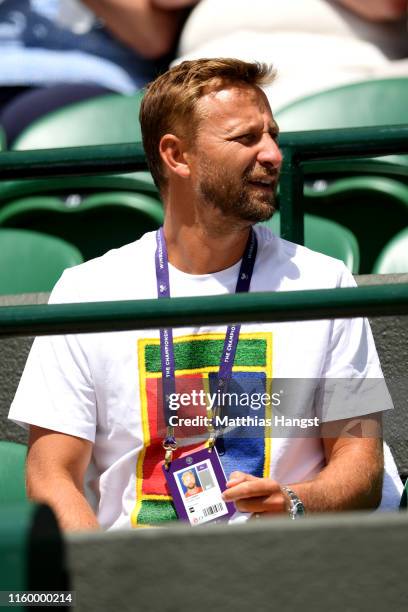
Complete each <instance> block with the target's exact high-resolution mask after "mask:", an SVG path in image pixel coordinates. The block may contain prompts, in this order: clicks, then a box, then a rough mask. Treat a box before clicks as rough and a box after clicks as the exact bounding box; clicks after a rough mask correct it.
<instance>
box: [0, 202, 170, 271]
mask: <svg viewBox="0 0 408 612" xmlns="http://www.w3.org/2000/svg"><path fill="white" fill-rule="evenodd" d="M162 222H163V208H162V205H161V203H160V202H158V201H157V200H156V199H155V198H152V197H150V196H147V195H145V194H140V193H135V192H121V191H118V192H116V191H111V192H105V193H96V194H91V195H88V196H86V197H84V198H83V199H79V200H78V201H75V200H73V199H68V200H67V202H65V203H64V202H62V201H61V199H60V198H58V197H56V196H33V197H28V198H22V199H20V200H16V201H13V202H11V203H9V204H7V205H5V206H3V208H2V209H0V228H1V227H3V228H4V227H8V228H11V227H12V228H21V229H28V230H33V231H38V232H42V233H45V234H50V235H53V236H57V237H59V238H62V239H63V240H66V241H68V242H70V243H72V244H73V245H75V246H76V247H77V248H78V249H79V251H80V252H81V253H82V255H83V257H84V259H85V260H88V259H92V258H93V257H98V256H100V255H103V254H104V253H105V252H106V251H108V250H110V249H113V248H117V247H120V246H122V245H124V244H127V243H129V242H133V241H134V240H136V239H137V238H139V237H140V236H142V235H143V234H144V233H146V232H148V231H153V230H155V229H157V228H158V227H159V226H160V225H161V224H162Z"/></svg>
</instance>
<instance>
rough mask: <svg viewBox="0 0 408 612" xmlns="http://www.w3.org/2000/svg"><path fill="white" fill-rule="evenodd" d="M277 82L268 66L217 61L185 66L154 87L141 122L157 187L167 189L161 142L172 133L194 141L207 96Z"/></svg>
mask: <svg viewBox="0 0 408 612" xmlns="http://www.w3.org/2000/svg"><path fill="white" fill-rule="evenodd" d="M274 78H275V71H274V70H273V68H272V67H271V66H269V65H268V64H264V63H259V62H243V61H241V60H238V59H234V58H215V59H198V60H192V61H185V62H182V63H181V64H179V65H178V66H175V67H174V68H171V69H170V70H168V71H167V72H165V73H164V74H162V75H161V76H159V77H158V78H157V79H156V80H154V81H153V82H152V83H150V84H149V85H148V87H147V89H146V93H145V96H144V98H143V101H142V104H141V108H140V115H139V119H140V125H141V128H142V135H143V146H144V150H145V154H146V159H147V163H148V166H149V170H150V172H151V174H152V176H153V179H154V182H155V183H156V185H157V187H158V188H159V189H160V190H161V189H163V187H165V185H166V176H165V174H164V171H163V164H162V160H161V157H160V153H159V144H160V140H161V138H162V137H163V136H164V134H168V133H170V134H174V135H176V136H178V137H179V138H187V139H192V138H194V136H195V135H196V131H197V125H198V121H199V117H198V113H197V112H196V107H197V102H198V100H199V99H200V98H201V97H202V96H203V95H205V94H207V93H210V92H212V91H218V90H219V89H221V88H222V87H224V86H225V85H228V84H231V85H234V84H241V83H243V84H247V85H250V86H253V87H262V86H265V85H269V84H270V83H271V82H272V81H273V79H274Z"/></svg>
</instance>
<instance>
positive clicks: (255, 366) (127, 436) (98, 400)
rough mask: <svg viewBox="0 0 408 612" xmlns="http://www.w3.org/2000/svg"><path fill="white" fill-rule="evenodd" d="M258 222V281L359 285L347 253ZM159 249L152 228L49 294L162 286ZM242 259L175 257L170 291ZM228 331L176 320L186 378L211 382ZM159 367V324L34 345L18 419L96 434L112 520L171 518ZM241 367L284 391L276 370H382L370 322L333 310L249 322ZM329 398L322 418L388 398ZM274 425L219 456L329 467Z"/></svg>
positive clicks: (271, 287)
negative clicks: (332, 314) (198, 267)
mask: <svg viewBox="0 0 408 612" xmlns="http://www.w3.org/2000/svg"><path fill="white" fill-rule="evenodd" d="M256 233H257V237H258V255H257V258H256V262H255V268H254V273H253V277H252V281H251V291H291V290H299V289H317V288H334V287H346V286H353V285H354V284H355V283H354V280H353V278H352V276H351V274H350V273H349V272H348V270H347V269H346V268H345V266H344V265H343V263H342V262H340V261H337V260H335V259H332V258H330V257H326V256H324V255H321V254H318V253H315V252H313V251H310V250H309V249H306V248H304V247H301V246H298V245H295V244H293V243H290V242H287V241H285V240H282V239H280V238H278V237H276V236H274V235H272V234H271V233H270V231H269V230H268V229H267V228H265V227H261V226H257V227H256ZM155 249H156V241H155V233H154V232H152V233H148V234H145V235H144V236H143V237H142V238H141V239H140V240H138V241H137V242H134V243H132V244H129V245H127V246H124V247H122V248H120V249H117V250H114V251H110V252H109V253H107V254H106V255H104V256H103V257H100V258H97V259H94V260H92V261H88V262H86V263H84V264H82V265H80V266H77V267H75V268H70V269H69V270H67V271H65V272H64V274H63V276H62V277H61V279H60V281H59V282H58V283H57V285H56V287H55V289H54V291H53V293H52V296H51V299H50V302H51V303H64V302H65V303H70V302H88V301H89V302H94V301H106V300H130V299H132V300H133V299H144V298H155V297H157V287H156V275H155V262H154V255H155ZM239 265H240V264H239V263H237V264H235V265H234V266H232V267H230V268H228V269H226V270H223V271H221V272H218V273H216V274H203V275H198V276H197V275H190V274H185V273H183V272H181V271H179V270H177V269H175V268H174V267H173V266H171V265H170V266H169V272H170V287H171V295H172V297H181V296H201V295H214V296H216V295H220V294H225V293H233V292H234V291H235V285H236V280H237V274H238V270H239ZM214 307H215V308H216V299H215V300H214ZM225 331H226V327H225V326H220V327H213V326H211V327H210V326H203V327H199V328H197V327H196V328H191V327H185V328H183V329H174V330H173V334H174V347H175V362H176V378H177V380H178V381H181V380H182V379H183V383H182V384H189V383H188V381H189V380H194V384H196V383H197V381H199V383H200V384H202V386H203V387H206V385H208V384H209V383H208V381H209V380H211V377H214V375H215V374H216V373H217V372H218V367H219V361H220V354H221V350H222V345H223V341H224V337H225ZM160 372H161V365H160V344H159V332H158V330H147V331H146V330H143V331H126V332H111V333H99V334H94V333H92V334H81V335H75V334H73V335H68V336H53V337H42V338H37V339H36V340H35V342H34V345H33V348H32V350H31V353H30V355H29V358H28V361H27V364H26V368H25V370H24V373H23V376H22V379H21V382H20V385H19V388H18V390H17V394H16V397H15V399H14V402H13V404H12V407H11V410H10V418H11V419H13V420H15V421H17V422H19V423H22V424H27V423H30V424H33V425H37V426H40V427H45V428H47V429H51V430H55V431H59V432H63V433H66V434H71V435H74V436H78V437H80V438H85V439H87V440H90V441H91V442H93V443H94V447H93V465H92V470H91V471H92V472H93V481H92V483H91V487H92V489H93V491H94V493H95V496H96V511H97V515H98V519H99V521H100V523H101V525H102V526H103V527H104V528H119V527H130V526H134V527H136V526H138V525H145V524H150V523H152V522H156V521H160V520H169V519H171V518H175V515H174V510H173V506H172V504H171V499H170V497H169V494H168V490H167V487H166V484H165V479H164V476H163V474H162V470H161V464H162V461H163V458H164V457H163V449H162V446H161V444H162V439H163V431H162V430H160V431H159V429H160V425H159V424H158V423H161V411H160V410H158V407H157V395H158V394H160ZM240 376H241V377H242V379H243V380H245V381H248V380H249V379H251V377H253V380H255V383H254V384H255V385H257V384H259V381H264V383H261V384H265V385H266V387H264V388H270V385H271V388H272V390H273V391H274V392H278V393H279V391H280V390H281V389H280V388H279V389H278V388H277V387H276V386H275V384H274V381H278V380H279V381H281V380H284V379H300V378H301V379H302V380H303V379H308V380H309V381H310V380H311V379H312V380H318V379H322V378H324V379H326V378H329V379H336V378H337V379H347V380H352V379H360V380H361V379H364V380H366V379H372V380H378V379H381V378H382V373H381V368H380V365H379V362H378V358H377V354H376V351H375V347H374V343H373V339H372V335H371V331H370V329H369V325H368V323H367V321H366V320H363V319H344V320H342V319H336V320H334V321H333V320H324V321H303V322H294V323H279V324H274V323H255V324H250V325H249V324H245V325H242V327H241V332H240V336H239V343H238V348H237V353H236V357H235V362H234V377H236V378H237V379H238V378H239V377H240ZM265 381H266V382H265ZM268 381H269V382H268ZM270 381H271V382H270ZM245 384H246V383H245ZM279 384H280V383H277V382H276V385H279ZM268 385H269V387H268ZM329 395H330V394H329ZM300 396H301V399H300V400H299V398H297V400H296V401H298V403H299V406H298V407H297V408H298V413H297V414H301V413H302V411H303V410H304V409H305V410H308V408H307V406H306V404H307V398H306V396H307V393H306V394H304V396H303V395H302V394H300ZM309 399H310V398H309ZM326 400H327V398H326ZM302 402H303V403H304V404H305V406H303V404H302ZM328 404H329V409H327V410H326V408H327V406H325V407H324V408H321V410H320V412H319V416H320V417H321V418H322V419H324V418H327V419H328V420H331V419H333V418H341V417H344V416H350V415H351V414H366V413H370V412H376V411H380V410H384V409H388V408H389V407H390V403H389V397H388V395H387V394H384V396H383V399H382V400H381V402H377V403H376V404H375V405H373V404H372V403H371V402H368V403H367V402H363V404H364V405H362V406H358V405H357V406H356V405H355V404H354V405H353V404H352V403H351V404H350V405H352V411H351V413H349V412H347V410H346V414H340V413H339V414H334V415H333V412H331V413H330V410H333V403H332V404H331V405H330V401H329V402H328ZM339 405H340V404H339V403H337V404H336V406H339ZM267 410H269V408H268V407H264V408H262V409H261V410H260V411H257V416H258V417H262V416H263V417H265V416H267V414H266V411H267ZM325 415H326V417H325ZM264 431H265V430H262V432H264ZM268 431H269V430H268ZM276 431H277V430H276V429H275V430H274V428H273V427H272V435H271V436H270V435H269V434H268V435H265V436H263V435H262V436H259V435H258V433H259V430H257V432H258V433H257V436H256V437H241V438H233V439H231V441H230V440H228V441H227V442H228V445H227V452H226V454H225V455H224V456H223V457H222V463H223V466H224V470H225V471H226V473H227V475H228V474H229V473H230V472H231V471H232V470H234V469H240V470H243V471H246V472H250V473H252V474H254V475H257V476H260V477H261V476H270V477H272V478H275V479H276V480H277V481H278V482H281V483H288V484H289V483H292V484H293V483H296V482H299V481H304V480H307V479H310V478H312V477H313V476H314V475H315V474H317V473H318V472H319V471H320V470H321V468H322V467H323V465H324V456H323V452H322V447H321V442H320V440H319V438H318V437H317V436H316V435H314V436H307V435H305V436H301V437H299V436H297V437H296V438H293V437H292V438H290V437H289V438H288V437H275V433H276ZM190 443H191V440H190V439H187V438H186V439H181V440H180V446H181V451H180V452H187V451H188V450H190V449H191V445H190ZM201 443H202V441H201ZM390 465H391V468H390V469H391V471H392V470H394V472H393V477H394V481H395V482H394V483H393V482H392V478H391V480H390V486H391V489H390V495H387V500H384V504H385V505H387V504H388V505H389V503H390V500H391V504H394V507H396V506H397V505H398V501H399V495H400V490H401V488H402V487H401V484H400V483H399V484H398V475H397V474H396V469H395V465H394V463H393V461H392V458H391V459H390Z"/></svg>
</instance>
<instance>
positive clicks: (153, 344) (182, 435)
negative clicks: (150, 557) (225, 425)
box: [132, 332, 272, 527]
mask: <svg viewBox="0 0 408 612" xmlns="http://www.w3.org/2000/svg"><path fill="white" fill-rule="evenodd" d="M224 338H225V335H224V334H216V333H213V334H202V335H194V336H180V337H175V338H174V354H175V365H176V373H175V375H176V385H177V391H179V390H180V389H181V390H182V391H183V392H187V393H190V396H191V391H192V390H193V389H194V390H195V391H196V392H197V393H199V391H200V389H203V390H204V391H206V392H209V391H213V390H214V389H215V385H216V380H217V374H218V369H219V363H220V359H221V354H222V349H223V345H224ZM138 356H139V374H140V402H141V411H142V426H143V435H144V442H145V448H144V450H143V451H142V452H141V453H140V454H139V457H138V462H137V468H136V469H137V473H136V483H137V484H136V488H137V490H136V499H137V503H136V505H135V508H134V510H133V512H132V526H133V527H138V526H144V525H149V524H155V523H159V522H163V521H170V520H176V519H177V515H176V512H175V509H174V506H173V503H172V499H171V496H170V495H169V492H168V490H167V484H166V481H165V478H164V476H163V472H162V465H163V459H164V450H163V447H162V441H163V437H164V433H165V424H164V417H163V411H162V409H160V406H161V399H162V398H161V360H160V341H159V339H158V338H152V339H143V340H139V343H138ZM271 372H272V334H271V333H270V332H265V333H263V332H261V333H253V334H251V333H241V334H240V337H239V342H238V346H237V351H236V355H235V360H234V367H233V381H232V382H233V383H235V384H239V386H240V389H241V390H242V389H245V386H247V387H248V389H249V390H250V392H253V391H254V390H256V391H260V390H262V391H266V392H267V393H269V394H270V393H271V389H268V388H267V386H268V385H270V376H271ZM248 385H249V386H248ZM229 390H230V389H229ZM158 406H159V409H158ZM270 413H271V408H270V406H264V407H262V408H261V409H259V410H257V417H258V418H260V419H261V418H267V417H268V416H270ZM207 414H208V413H207ZM197 415H202V416H205V415H206V410H205V408H204V407H197V406H188V407H185V408H183V416H189V417H193V416H197ZM193 433H194V439H193V440H192V437H189V435H190V436H192V434H193ZM176 434H177V439H178V443H179V448H178V449H177V451H176V452H175V453H174V459H176V458H178V457H182V456H184V455H186V454H188V453H189V452H191V451H192V450H196V449H198V448H203V447H204V446H206V444H207V440H208V430H207V428H206V427H205V426H204V425H203V426H202V427H197V426H194V427H192V428H190V429H189V428H184V429H177V430H176ZM224 443H225V454H224V455H222V456H221V462H222V465H223V468H224V471H225V473H226V476H227V478H228V476H229V474H230V473H231V472H232V471H233V470H237V469H238V470H242V471H244V472H248V473H250V474H253V475H254V476H259V477H262V476H269V473H270V461H271V435H270V431H269V430H268V431H265V428H263V427H262V428H260V429H258V431H255V432H253V434H251V436H250V437H245V438H243V437H237V436H235V437H234V435H227V434H225V435H224Z"/></svg>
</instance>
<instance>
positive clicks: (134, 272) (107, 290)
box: [50, 232, 155, 303]
mask: <svg viewBox="0 0 408 612" xmlns="http://www.w3.org/2000/svg"><path fill="white" fill-rule="evenodd" d="M154 236H155V234H154V232H149V233H148V234H145V235H144V236H142V237H141V238H140V239H139V240H136V241H135V242H132V243H130V244H127V245H124V246H122V247H120V248H118V249H112V250H111V251H108V252H107V253H105V254H104V255H102V256H101V257H96V258H94V259H90V260H89V261H86V262H84V263H82V264H80V265H78V266H74V267H72V268H68V269H67V270H65V271H64V273H63V275H62V276H61V278H60V279H59V281H58V283H57V284H56V286H55V287H54V290H53V292H52V294H51V298H50V303H58V302H60V303H61V302H66V303H69V302H82V301H83V302H87V301H99V300H117V299H118V300H119V299H136V297H137V288H138V287H139V288H140V287H142V286H143V284H144V283H145V282H146V278H147V277H148V276H149V274H150V272H151V270H150V267H149V265H148V262H150V261H151V262H152V265H154V249H155V240H154ZM152 271H153V270H152ZM153 280H154V277H153Z"/></svg>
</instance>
